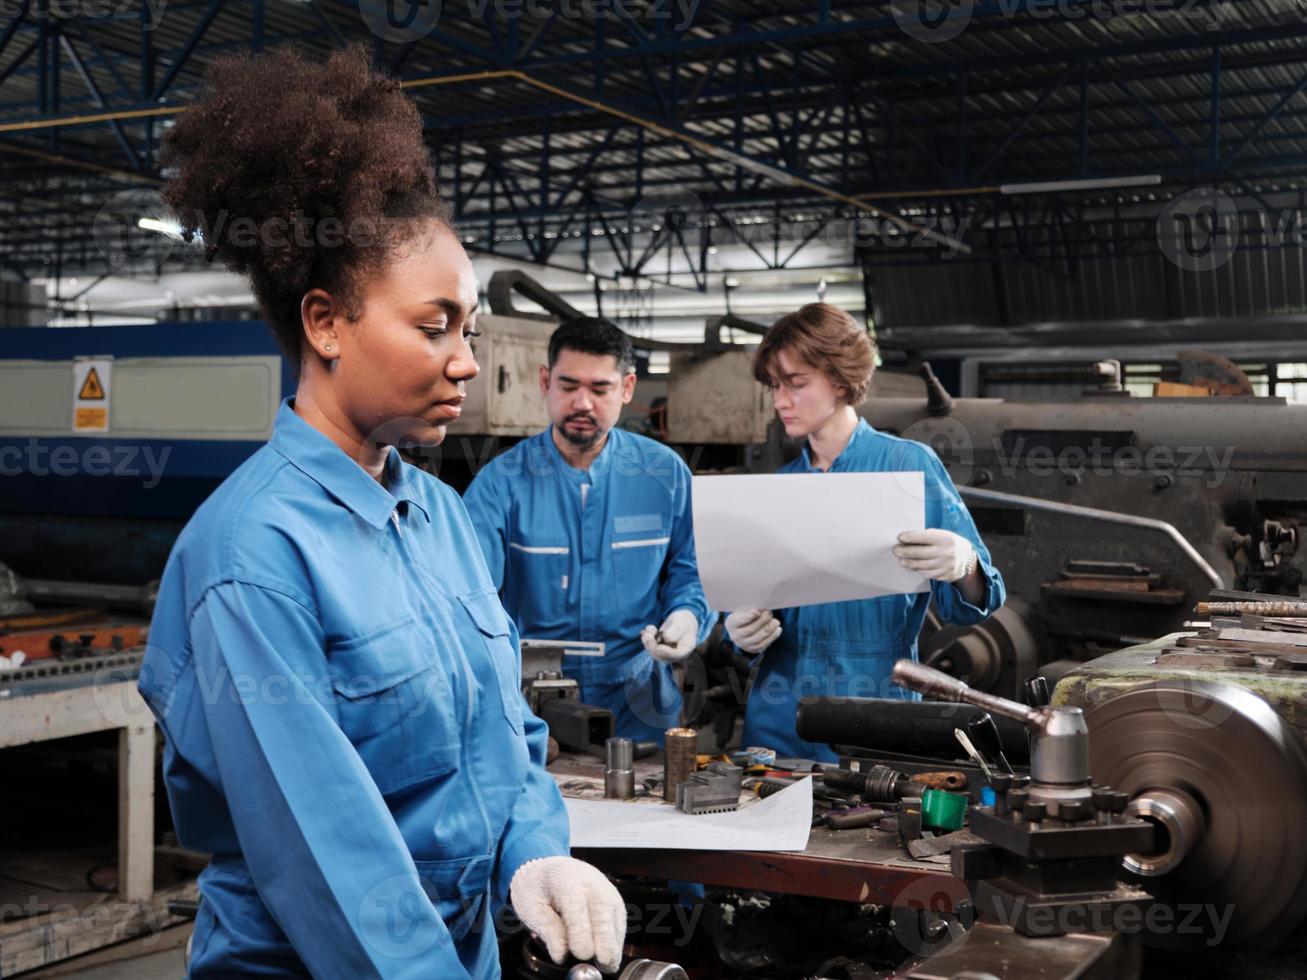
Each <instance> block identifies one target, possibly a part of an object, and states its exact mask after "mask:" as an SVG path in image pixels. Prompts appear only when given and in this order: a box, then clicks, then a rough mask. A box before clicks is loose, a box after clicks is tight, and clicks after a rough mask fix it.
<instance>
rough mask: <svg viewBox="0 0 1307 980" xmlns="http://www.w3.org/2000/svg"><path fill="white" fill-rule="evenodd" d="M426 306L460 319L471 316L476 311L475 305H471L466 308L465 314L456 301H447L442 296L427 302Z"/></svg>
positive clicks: (461, 305) (460, 304)
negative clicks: (438, 308) (436, 307)
mask: <svg viewBox="0 0 1307 980" xmlns="http://www.w3.org/2000/svg"><path fill="white" fill-rule="evenodd" d="M426 305H427V306H438V307H440V308H441V309H442V310H444V311H445V312H446V313H448V314H449V315H450V316H451V317H460V316H463V315H467V316H471V315H472V314H473V313H475V312H476V311H477V304H476V303H473V304H472V305H471V306H470V307H468V308H467V310H466V314H465V311H464V310H463V304H462V303H460V302H459V301H458V300H456V299H447V298H445V297H443V296H441V297H437V298H436V299H429V300H427V301H426Z"/></svg>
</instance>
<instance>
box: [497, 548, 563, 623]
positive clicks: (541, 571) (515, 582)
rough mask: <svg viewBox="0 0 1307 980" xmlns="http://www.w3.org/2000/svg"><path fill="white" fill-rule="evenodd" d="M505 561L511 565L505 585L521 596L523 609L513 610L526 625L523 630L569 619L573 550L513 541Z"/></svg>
mask: <svg viewBox="0 0 1307 980" xmlns="http://www.w3.org/2000/svg"><path fill="white" fill-rule="evenodd" d="M505 560H506V562H507V565H508V574H507V576H506V577H505V582H506V583H508V586H509V590H510V591H511V592H516V593H518V595H519V596H520V597H521V598H520V599H519V600H518V601H521V602H522V605H523V607H524V608H516V609H515V610H514V615H516V616H518V617H519V619H518V621H519V622H520V623H524V624H525V625H523V627H522V628H523V629H524V630H530V629H532V628H538V627H540V626H545V627H551V626H553V625H554V622H555V621H557V620H558V619H560V618H561V617H564V616H566V614H567V597H568V589H569V587H570V586H571V585H572V583H571V581H570V580H569V569H570V568H571V561H572V556H571V549H570V548H568V547H566V546H565V545H558V546H554V545H526V544H521V543H519V542H516V541H510V542H509V544H508V554H507V557H506V559H505ZM523 617H525V618H523Z"/></svg>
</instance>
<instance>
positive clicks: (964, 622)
mask: <svg viewBox="0 0 1307 980" xmlns="http://www.w3.org/2000/svg"><path fill="white" fill-rule="evenodd" d="M926 452H927V456H928V459H927V462H926V465H925V483H926V526H927V527H938V528H943V529H944V530H946V531H952V532H953V533H954V534H960V535H962V536H963V537H964V538H966V539H967V540H968V541H970V542H971V545H972V547H974V548H975V549H976V563H977V565H978V566H979V568H980V571H981V574H982V575H983V576H984V578H985V595H984V597H983V599H982V600H981V605H973V604H972V603H970V602H968V601H967V600H966V599H965V598H963V596H962V593H961V592H959V591H958V587H957V586H956V585H953V584H952V583H950V582H938V581H932V582H931V583H930V590H931V593H932V595H933V597H934V599H935V608H936V609H937V610H938V611H939V615H940V617H941V618H942V619H943V620H945V621H946V622H949V623H953V624H955V625H958V626H969V625H971V624H972V623H979V622H981V621H982V620H984V619H986V618H988V617H989V616H992V615H993V614H994V613H995V612H996V611H997V610H998V608H999V607H1000V606H1001V605H1003V602H1004V601H1005V600H1006V599H1007V588H1006V586H1005V585H1004V584H1003V576H1002V574H1001V573H1000V572H999V570H998V569H997V568H995V567H994V564H993V562H992V561H991V560H990V556H989V549H988V548H986V547H985V542H983V541H981V540H980V532H979V531H977V530H976V522H975V521H974V520H972V518H971V512H970V511H968V510H967V505H966V504H964V503H963V502H962V497H961V495H960V494H959V493H958V490H957V487H955V486H954V485H953V480H952V479H951V478H950V477H949V475H948V470H946V469H945V468H944V464H943V463H941V462H940V461H939V457H938V456H936V455H935V454H934V452H933V451H930V450H929V449H927V450H926Z"/></svg>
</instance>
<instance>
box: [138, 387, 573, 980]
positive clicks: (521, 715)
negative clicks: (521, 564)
mask: <svg viewBox="0 0 1307 980" xmlns="http://www.w3.org/2000/svg"><path fill="white" fill-rule="evenodd" d="M385 477H386V480H385V484H386V485H385V486H382V484H381V483H379V482H377V481H376V480H374V479H373V478H372V477H370V476H369V475H368V474H367V472H365V471H364V470H363V468H362V467H360V466H359V465H358V464H357V463H356V462H354V460H352V459H351V458H350V457H349V456H347V455H346V454H345V453H344V452H342V451H341V450H340V449H339V448H338V447H337V446H336V445H335V444H334V443H333V442H331V440H329V439H328V438H327V437H326V436H325V435H323V434H322V433H320V432H318V431H317V430H316V429H314V428H313V427H312V426H310V425H309V424H308V423H307V422H305V421H304V420H303V419H301V418H300V417H299V416H297V415H296V414H295V412H294V410H293V409H292V407H291V404H290V402H289V401H287V402H286V403H285V404H283V405H282V407H281V410H280V412H279V413H278V415H277V419H276V425H275V428H274V431H273V436H272V439H271V441H270V442H269V443H268V444H267V445H266V446H264V447H263V448H262V449H260V450H259V451H258V452H256V453H255V454H254V455H253V456H252V457H251V458H250V459H249V460H247V461H246V462H245V463H244V465H242V466H241V467H240V468H239V469H238V470H236V472H235V473H233V474H232V475H231V476H230V477H229V478H228V479H227V480H226V481H225V482H224V483H223V484H222V486H220V487H219V488H218V489H217V491H215V492H214V494H213V496H211V497H210V498H209V499H208V500H207V501H206V502H205V503H204V505H203V506H202V507H200V509H199V510H198V511H197V512H196V513H195V516H194V517H193V518H192V519H191V521H190V523H189V524H188V525H187V526H186V528H185V530H184V531H183V532H182V534H181V536H180V537H179V538H178V540H177V544H176V546H175V547H174V548H173V552H172V555H171V556H170V558H169V560H168V564H167V568H166V569H165V572H164V576H163V581H162V584H161V587H160V590H159V599H158V605H157V606H156V609H155V613H154V621H153V624H152V625H151V628H150V637H149V647H148V650H147V653H146V656H145V661H144V663H143V665H142V670H141V677H140V690H141V693H142V694H143V695H144V696H145V699H146V700H147V701H148V703H149V705H150V707H151V708H152V709H153V711H154V713H155V716H156V717H157V718H158V720H159V724H160V725H161V726H162V728H163V732H164V735H165V738H166V744H165V751H164V776H165V780H166V784H167V789H168V798H169V801H170V803H171V805H172V812H173V817H174V820H175V822H176V826H177V834H178V837H179V838H180V840H181V842H182V843H183V844H184V845H186V846H187V847H191V848H195V849H197V850H200V851H207V852H210V853H212V855H213V860H212V863H211V864H210V865H209V867H208V868H207V869H206V870H205V871H204V872H203V873H202V874H201V875H200V880H199V885H200V891H201V893H202V895H203V902H202V904H201V906H200V912H199V916H198V918H197V919H196V922H195V933H194V940H193V950H192V960H191V970H190V976H191V977H192V978H194V980H205V978H228V977H232V976H237V975H247V974H248V975H258V976H275V977H290V976H297V977H298V976H306V975H310V974H311V975H312V976H315V977H349V978H360V977H367V978H374V977H384V978H414V980H416V978H423V980H429V978H431V977H441V978H447V977H450V978H455V977H476V978H483V977H488V978H494V977H498V976H499V961H498V955H497V948H496V939H495V930H494V926H493V922H492V921H491V917H492V913H493V912H494V911H495V910H496V909H497V908H498V907H499V906H501V905H502V904H503V903H504V902H505V901H506V899H507V892H508V886H509V883H510V880H511V878H512V875H513V872H514V871H516V870H517V869H518V868H519V867H520V866H521V865H522V864H523V863H525V862H526V861H528V860H531V859H534V858H540V857H548V856H554V855H565V854H567V853H568V824H567V815H566V811H565V810H564V808H563V802H562V798H561V796H560V794H559V792H558V789H557V787H556V785H555V784H554V781H553V779H552V778H551V777H550V776H549V774H548V773H546V772H545V770H544V767H543V763H544V754H545V746H546V741H547V731H546V728H545V725H544V723H543V722H541V721H540V720H539V719H538V718H536V717H535V716H534V715H532V714H531V713H530V711H529V709H528V708H527V707H526V704H525V701H524V699H523V697H522V693H521V687H520V676H519V670H520V667H519V663H520V661H519V653H518V648H517V634H516V631H515V630H514V628H513V624H512V622H511V621H510V620H509V618H508V616H507V614H506V613H505V612H504V609H503V606H502V605H501V604H500V601H499V596H498V595H497V594H496V591H495V587H494V585H493V584H492V582H491V581H490V576H489V574H488V573H487V571H486V567H485V563H484V561H483V560H482V558H481V549H480V547H479V546H478V545H477V541H476V537H475V535H474V533H473V531H472V526H471V524H470V523H469V522H468V519H467V512H466V510H465V509H464V507H463V504H462V501H461V500H460V499H459V497H458V495H457V494H456V493H455V492H454V491H453V490H451V489H450V488H448V487H446V486H445V485H443V484H441V483H440V482H438V481H437V480H435V479H433V478H432V477H430V476H428V475H427V474H425V473H422V472H421V471H419V470H417V469H415V468H414V467H412V466H409V465H407V464H405V463H403V462H402V461H401V460H400V458H399V454H398V453H397V452H396V451H395V450H393V449H392V450H391V451H390V456H389V458H388V460H387V462H386V470H385Z"/></svg>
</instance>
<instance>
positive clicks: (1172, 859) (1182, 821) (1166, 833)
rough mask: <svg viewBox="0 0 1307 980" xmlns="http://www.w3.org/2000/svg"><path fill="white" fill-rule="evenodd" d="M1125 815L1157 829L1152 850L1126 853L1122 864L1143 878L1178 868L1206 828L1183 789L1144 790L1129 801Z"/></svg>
mask: <svg viewBox="0 0 1307 980" xmlns="http://www.w3.org/2000/svg"><path fill="white" fill-rule="evenodd" d="M1125 812H1126V813H1127V814H1129V815H1130V816H1132V817H1139V818H1140V819H1141V820H1147V821H1149V822H1150V823H1152V824H1154V825H1155V826H1156V827H1157V835H1156V841H1157V845H1156V847H1155V849H1154V850H1153V851H1152V852H1150V853H1148V854H1127V855H1126V856H1125V861H1124V862H1123V863H1124V864H1125V867H1126V870H1127V871H1133V872H1134V873H1135V874H1137V875H1141V876H1143V877H1146V878H1152V877H1156V876H1157V875H1164V874H1166V873H1167V872H1168V871H1171V870H1173V869H1175V868H1177V867H1179V866H1180V862H1181V861H1183V860H1184V859H1185V858H1186V857H1187V856H1188V854H1189V852H1190V851H1192V850H1193V849H1194V846H1195V845H1196V844H1197V843H1198V841H1199V840H1201V839H1202V836H1203V832H1204V831H1205V830H1206V829H1207V820H1206V818H1204V816H1203V810H1202V807H1200V806H1199V805H1198V803H1197V802H1196V801H1195V800H1194V798H1193V797H1192V796H1190V795H1189V794H1188V793H1186V792H1184V791H1183V790H1178V789H1150V790H1147V791H1146V792H1144V793H1143V794H1142V795H1141V796H1136V797H1135V798H1134V799H1133V800H1131V801H1130V805H1129V806H1127V807H1126V811H1125Z"/></svg>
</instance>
